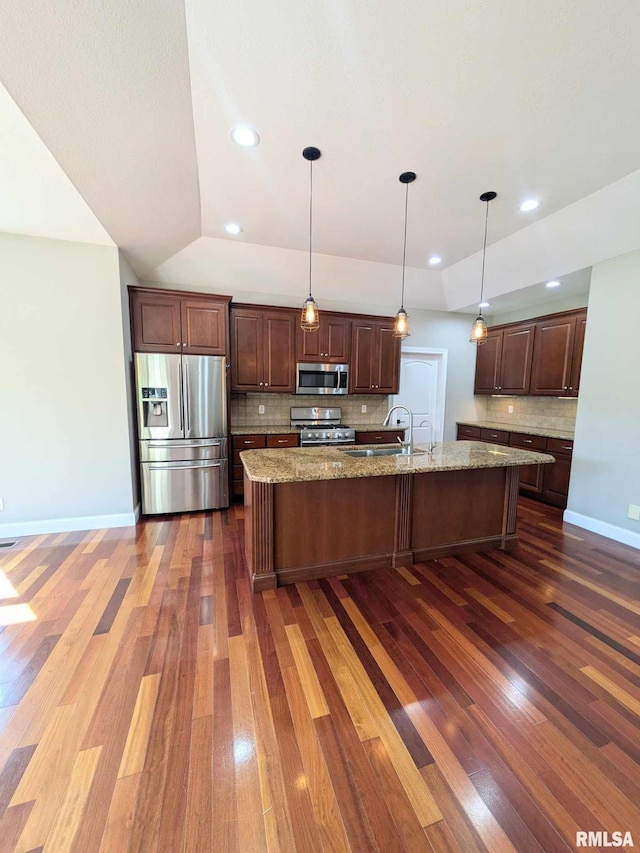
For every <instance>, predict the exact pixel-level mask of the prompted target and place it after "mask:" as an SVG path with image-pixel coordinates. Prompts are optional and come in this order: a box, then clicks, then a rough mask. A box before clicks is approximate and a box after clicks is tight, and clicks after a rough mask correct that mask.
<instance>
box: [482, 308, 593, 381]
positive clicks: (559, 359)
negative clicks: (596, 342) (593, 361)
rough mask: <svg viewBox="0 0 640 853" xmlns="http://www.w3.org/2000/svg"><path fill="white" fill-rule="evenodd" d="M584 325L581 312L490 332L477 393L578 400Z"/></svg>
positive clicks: (494, 329)
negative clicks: (528, 395) (574, 398)
mask: <svg viewBox="0 0 640 853" xmlns="http://www.w3.org/2000/svg"><path fill="white" fill-rule="evenodd" d="M586 324H587V312H586V309H581V310H579V311H565V312H563V313H561V314H550V315H549V316H547V317H536V318H534V319H532V320H527V321H526V322H522V323H510V324H509V325H505V326H495V327H494V328H492V329H489V333H488V337H487V340H486V343H484V344H482V346H479V347H478V352H477V355H476V376H475V384H474V393H475V394H505V395H516V394H535V395H546V396H549V397H577V396H578V389H579V387H580V367H581V363H582V350H583V347H584V335H585V329H586Z"/></svg>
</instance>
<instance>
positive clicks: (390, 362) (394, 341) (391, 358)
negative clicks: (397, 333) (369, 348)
mask: <svg viewBox="0 0 640 853" xmlns="http://www.w3.org/2000/svg"><path fill="white" fill-rule="evenodd" d="M376 331H377V335H376V346H375V347H374V351H373V359H374V360H373V370H372V376H373V378H374V380H375V383H374V384H375V386H376V387H375V393H377V394H397V393H398V387H399V384H400V339H399V338H394V336H393V326H389V325H387V324H386V323H385V324H384V325H383V324H382V323H380V325H379V326H378V328H377V330H376Z"/></svg>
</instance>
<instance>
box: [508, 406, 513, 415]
mask: <svg viewBox="0 0 640 853" xmlns="http://www.w3.org/2000/svg"><path fill="white" fill-rule="evenodd" d="M507 413H508V414H510V415H512V414H513V406H507Z"/></svg>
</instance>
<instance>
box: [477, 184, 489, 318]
mask: <svg viewBox="0 0 640 853" xmlns="http://www.w3.org/2000/svg"><path fill="white" fill-rule="evenodd" d="M485 204H486V206H487V207H486V212H485V217H484V245H483V247H482V277H481V279H480V303H481V304H482V302H483V299H482V297H483V294H484V261H485V258H486V256H487V226H488V225H489V202H488V201H485ZM478 311H479V313H480V314H482V308H481V305H478Z"/></svg>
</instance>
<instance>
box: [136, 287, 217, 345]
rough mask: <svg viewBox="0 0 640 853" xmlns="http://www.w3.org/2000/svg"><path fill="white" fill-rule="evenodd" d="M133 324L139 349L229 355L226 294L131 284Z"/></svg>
mask: <svg viewBox="0 0 640 853" xmlns="http://www.w3.org/2000/svg"><path fill="white" fill-rule="evenodd" d="M130 297H131V324H132V333H133V348H134V350H135V351H136V352H184V353H188V354H191V355H226V354H227V349H228V346H227V329H228V326H229V301H230V297H227V296H213V295H212V296H207V295H205V294H194V293H187V292H183V291H159V290H153V289H151V288H131V289H130Z"/></svg>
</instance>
